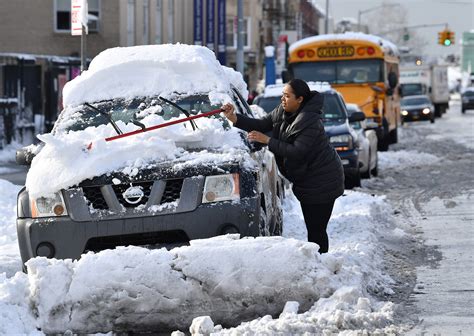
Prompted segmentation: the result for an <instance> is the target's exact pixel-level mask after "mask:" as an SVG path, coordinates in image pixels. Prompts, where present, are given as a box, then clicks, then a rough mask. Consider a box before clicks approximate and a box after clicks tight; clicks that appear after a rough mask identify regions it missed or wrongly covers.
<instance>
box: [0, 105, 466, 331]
mask: <svg viewBox="0 0 474 336" xmlns="http://www.w3.org/2000/svg"><path fill="white" fill-rule="evenodd" d="M390 150H391V151H402V150H405V151H417V152H420V153H429V154H431V155H434V156H436V157H438V158H439V159H440V160H439V162H437V163H434V164H426V165H422V166H419V167H413V168H408V169H396V168H391V169H390V168H389V169H385V170H381V171H380V176H379V177H378V178H375V179H374V178H373V179H371V180H364V181H363V185H362V186H363V188H362V189H363V191H366V192H370V193H374V194H378V195H386V196H387V199H388V201H389V202H390V203H391V204H392V206H393V208H394V209H395V215H396V221H397V223H396V226H397V227H402V228H403V229H404V231H406V232H407V233H408V235H406V236H403V237H401V238H400V239H398V240H393V239H392V240H390V239H388V238H385V237H381V239H382V240H384V239H385V246H386V251H385V267H386V271H387V272H388V273H389V274H390V275H391V276H392V278H393V279H394V280H395V283H394V284H393V289H394V291H395V294H394V295H392V296H390V297H388V298H387V297H385V298H384V299H385V300H391V301H393V302H395V303H397V304H399V307H400V309H398V313H397V317H396V318H397V323H399V324H409V325H415V327H414V328H413V329H412V330H411V331H410V332H409V333H408V334H409V335H413V336H418V335H420V336H421V335H469V334H472V330H474V285H473V282H472V279H474V262H473V254H474V253H473V250H474V228H473V223H474V207H473V206H472V205H473V198H474V174H473V173H474V111H468V112H467V113H466V114H464V115H463V114H461V111H460V102H459V100H457V101H456V100H455V101H452V103H451V106H450V109H449V111H448V113H447V114H445V115H444V116H443V118H441V119H437V120H436V123H435V124H430V123H429V122H417V123H406V124H405V125H404V126H403V127H402V128H401V130H400V134H399V143H398V144H397V145H393V146H391V149H390ZM415 155H416V154H415ZM25 174H26V168H24V167H18V166H15V164H14V163H9V164H7V165H3V166H2V170H0V178H1V179H6V180H9V181H10V182H12V183H15V184H24V181H25Z"/></svg>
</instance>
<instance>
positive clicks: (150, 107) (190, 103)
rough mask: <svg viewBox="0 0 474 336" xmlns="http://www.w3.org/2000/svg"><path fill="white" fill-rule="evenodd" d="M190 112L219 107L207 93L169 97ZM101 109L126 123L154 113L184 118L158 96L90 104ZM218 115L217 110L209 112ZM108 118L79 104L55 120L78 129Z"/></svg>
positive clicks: (65, 127) (60, 127)
mask: <svg viewBox="0 0 474 336" xmlns="http://www.w3.org/2000/svg"><path fill="white" fill-rule="evenodd" d="M173 102H174V103H176V104H177V105H179V106H180V107H181V108H183V109H184V110H187V111H188V112H189V113H190V114H191V115H196V114H200V113H205V112H209V111H211V110H215V109H218V108H220V106H217V105H212V104H211V103H210V102H209V98H208V96H207V95H197V96H188V97H183V98H178V99H177V100H175V101H173ZM91 105H92V106H94V107H95V108H97V109H98V110H100V111H101V112H102V113H108V114H109V115H110V117H111V118H112V120H113V121H119V120H120V121H123V122H124V123H129V122H130V121H131V120H134V119H135V120H137V121H140V120H142V119H144V118H145V117H147V116H149V115H152V114H156V115H159V116H161V117H162V118H163V119H164V120H165V121H166V120H169V119H171V118H185V117H186V115H185V114H184V113H183V112H182V111H181V110H179V109H178V108H177V107H175V106H173V105H171V104H169V103H167V102H165V101H163V100H161V99H160V98H159V97H137V98H133V99H113V100H107V101H101V102H97V103H93V104H91ZM212 117H216V118H222V117H220V116H219V114H217V115H214V116H211V118H212ZM108 123H109V120H108V119H107V117H106V116H105V115H104V114H101V113H99V112H98V111H95V110H94V109H92V108H90V107H88V106H86V105H81V106H79V107H78V108H77V110H76V111H75V112H74V113H72V114H71V115H69V116H68V117H67V118H66V119H65V118H60V119H58V122H57V124H56V131H64V132H68V131H81V130H84V129H86V128H87V127H90V126H93V127H97V126H100V125H105V124H108Z"/></svg>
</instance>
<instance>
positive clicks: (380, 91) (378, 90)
mask: <svg viewBox="0 0 474 336" xmlns="http://www.w3.org/2000/svg"><path fill="white" fill-rule="evenodd" d="M370 88H371V89H372V90H374V91H375V92H378V93H382V92H383V90H382V89H381V88H379V87H378V86H376V85H372V86H371V87H370Z"/></svg>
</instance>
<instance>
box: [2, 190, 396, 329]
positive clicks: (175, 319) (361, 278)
mask: <svg viewBox="0 0 474 336" xmlns="http://www.w3.org/2000/svg"><path fill="white" fill-rule="evenodd" d="M5 188H6V189H8V188H10V189H14V188H13V187H12V186H11V185H5ZM9 197H10V201H9V202H11V203H12V204H13V202H14V195H13V190H12V195H10V196H9ZM0 203H2V204H3V203H5V201H4V200H2V201H1V202H0ZM284 209H285V213H284V222H285V227H284V232H285V236H286V237H290V238H284V237H264V238H263V237H261V238H244V239H240V240H236V239H235V238H236V237H235V236H232V235H230V236H221V237H216V238H212V239H204V240H195V241H192V242H191V246H187V247H181V248H175V249H173V250H171V251H167V250H165V249H160V250H148V249H144V248H139V247H122V248H118V249H116V250H107V251H102V252H100V253H97V254H93V253H88V254H85V255H83V257H82V258H81V259H80V260H79V261H75V262H72V261H71V260H54V259H53V260H51V259H45V258H36V259H32V260H31V261H29V263H28V267H29V273H28V275H25V274H23V273H17V274H16V276H15V277H13V278H5V277H4V278H2V279H0V298H2V300H1V304H0V334H1V333H6V331H7V330H8V331H9V332H18V333H22V332H25V333H27V332H32V331H34V330H35V327H36V326H38V327H40V328H41V330H42V331H43V332H56V331H57V332H64V331H65V330H68V329H69V330H73V331H77V332H82V333H87V332H108V331H111V330H114V331H117V332H118V331H120V330H135V331H139V330H140V329H139V328H140V327H141V328H143V330H155V331H156V330H169V331H171V330H176V329H180V330H188V328H189V327H190V326H192V325H193V326H192V329H193V330H195V331H196V330H204V329H205V330H210V329H211V328H212V330H213V332H215V333H217V334H222V335H227V334H232V333H235V332H236V333H238V334H241V333H244V332H249V333H250V334H259V333H267V334H275V333H282V334H304V333H305V332H308V333H311V334H324V333H327V334H328V333H341V332H342V333H345V334H347V335H350V334H351V333H352V334H353V335H356V334H357V332H359V333H360V332H362V331H363V330H367V331H369V332H372V333H376V332H379V333H380V334H383V333H389V332H392V331H393V330H394V327H392V326H391V325H392V323H393V314H394V306H393V304H392V303H390V302H380V301H378V300H377V299H375V296H374V295H373V294H376V296H377V297H384V296H389V295H390V294H391V289H390V286H391V279H390V278H389V277H387V276H386V275H384V274H383V271H382V265H381V262H382V251H381V248H380V245H379V243H378V241H377V236H379V235H380V234H382V233H383V234H385V235H386V234H387V233H389V232H390V231H392V228H391V222H390V218H391V217H390V216H388V215H387V214H390V213H392V212H393V211H392V209H391V208H390V207H389V206H388V205H387V204H386V202H385V200H384V198H383V197H372V196H370V195H366V194H363V193H359V192H347V196H345V197H340V198H339V199H338V200H337V201H336V204H335V208H334V211H333V217H332V219H331V221H330V224H329V237H330V251H331V252H330V253H328V254H325V255H322V256H320V255H319V254H318V253H317V250H318V246H317V245H315V244H312V243H307V242H305V241H300V240H295V239H294V238H301V239H304V240H305V239H306V232H305V228H304V222H303V218H302V214H301V210H300V207H299V203H298V201H297V200H296V198H295V197H294V196H293V194H291V192H289V191H288V192H287V197H286V198H285V200H284ZM288 210H291V211H288ZM4 212H5V215H6V214H7V213H9V216H10V217H9V219H5V220H6V221H7V222H9V221H10V222H12V221H13V217H14V209H13V208H11V209H5V210H4ZM2 225H5V222H2ZM3 235H4V236H5V237H10V238H11V239H13V238H14V237H15V235H16V233H15V228H14V225H7V226H6V228H5V229H4V232H3ZM292 235H293V237H291V236H292ZM11 258H15V260H17V261H18V260H19V259H20V258H19V255H17V256H15V257H13V256H11ZM19 268H20V266H19V265H18V268H17V269H19ZM2 271H3V266H0V273H1V272H2ZM91 275H92V276H91ZM33 313H34V316H35V317H32V316H33ZM204 316H209V317H210V319H207V318H203V317H204ZM272 316H273V317H272ZM196 317H202V318H201V319H199V320H196V321H195V322H194V323H193V318H196ZM253 318H257V319H256V320H252V319H253ZM2 319H3V320H2ZM245 320H247V321H249V320H251V321H250V322H244V323H242V324H240V325H239V323H241V321H245ZM229 325H238V326H237V327H235V328H231V329H225V328H223V327H222V326H224V327H225V326H229Z"/></svg>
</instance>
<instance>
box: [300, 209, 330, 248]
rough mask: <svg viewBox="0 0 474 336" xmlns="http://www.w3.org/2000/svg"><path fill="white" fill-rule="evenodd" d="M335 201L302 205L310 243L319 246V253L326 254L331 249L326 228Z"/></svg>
mask: <svg viewBox="0 0 474 336" xmlns="http://www.w3.org/2000/svg"><path fill="white" fill-rule="evenodd" d="M334 202H335V200H333V201H331V202H329V203H323V204H304V203H301V209H302V210H303V216H304V222H305V223H306V229H307V230H308V241H309V242H312V243H316V244H318V245H319V253H321V254H322V253H326V252H327V251H328V249H329V240H328V234H327V232H326V228H327V226H328V222H329V218H331V213H332V209H333V207H334Z"/></svg>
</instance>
